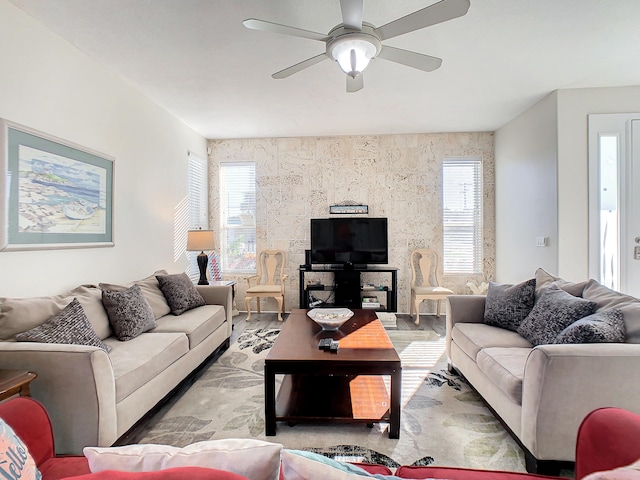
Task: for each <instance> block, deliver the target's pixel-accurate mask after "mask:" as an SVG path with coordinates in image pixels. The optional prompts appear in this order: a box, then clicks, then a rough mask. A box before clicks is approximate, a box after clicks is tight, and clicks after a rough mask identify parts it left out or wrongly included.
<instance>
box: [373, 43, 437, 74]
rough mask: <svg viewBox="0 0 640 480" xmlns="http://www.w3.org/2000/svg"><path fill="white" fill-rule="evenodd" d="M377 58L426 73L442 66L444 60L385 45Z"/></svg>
mask: <svg viewBox="0 0 640 480" xmlns="http://www.w3.org/2000/svg"><path fill="white" fill-rule="evenodd" d="M377 58H384V59H385V60H389V61H391V62H396V63H401V64H402V65H406V66H407V67H413V68H417V69H418V70H424V71H425V72H432V71H433V70H435V69H436V68H438V67H440V65H441V64H442V59H441V58H438V57H431V56H429V55H423V54H422V53H417V52H410V51H409V50H402V49H400V48H395V47H389V46H386V45H384V46H383V47H382V50H380V53H379V54H378V57H377Z"/></svg>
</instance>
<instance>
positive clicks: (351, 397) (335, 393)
mask: <svg viewBox="0 0 640 480" xmlns="http://www.w3.org/2000/svg"><path fill="white" fill-rule="evenodd" d="M389 402H390V399H389V393H388V391H387V387H386V384H385V381H384V377H383V376H381V375H358V376H347V375H300V374H296V375H284V376H283V380H282V385H281V386H280V390H279V391H278V396H277V399H276V421H285V422H288V423H290V424H295V423H367V424H372V423H377V422H389V421H390V415H389V406H390V403H389Z"/></svg>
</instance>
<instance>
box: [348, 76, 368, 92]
mask: <svg viewBox="0 0 640 480" xmlns="http://www.w3.org/2000/svg"><path fill="white" fill-rule="evenodd" d="M362 87H364V78H363V75H362V74H360V75H358V76H357V77H356V78H353V77H350V76H349V75H347V92H349V93H354V92H357V91H358V90H362Z"/></svg>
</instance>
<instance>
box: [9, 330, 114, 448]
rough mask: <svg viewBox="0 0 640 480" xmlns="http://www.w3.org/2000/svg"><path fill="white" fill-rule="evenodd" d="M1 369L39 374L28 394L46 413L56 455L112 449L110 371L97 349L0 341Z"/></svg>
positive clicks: (105, 358)
mask: <svg viewBox="0 0 640 480" xmlns="http://www.w3.org/2000/svg"><path fill="white" fill-rule="evenodd" d="M0 365H2V366H3V368H9V369H24V370H30V371H32V372H35V373H37V374H38V377H37V378H36V379H35V380H34V381H33V382H32V383H31V396H32V397H33V398H35V399H36V400H38V401H40V402H41V403H42V404H43V405H44V406H45V408H46V409H47V412H48V413H49V416H50V418H51V423H52V425H53V433H54V438H55V445H56V453H58V454H81V453H82V448H83V447H85V446H87V445H100V446H110V445H111V444H113V442H115V441H116V440H117V423H116V418H117V417H116V410H115V405H116V393H115V382H114V373H113V368H112V366H111V361H110V359H109V356H108V355H107V353H106V352H105V351H104V350H102V349H101V348H98V347H89V346H84V345H62V344H56V343H35V342H0ZM76 419H82V421H77V420H76Z"/></svg>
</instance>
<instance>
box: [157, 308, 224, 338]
mask: <svg viewBox="0 0 640 480" xmlns="http://www.w3.org/2000/svg"><path fill="white" fill-rule="evenodd" d="M226 320H227V316H226V313H225V310H224V307H223V306H222V305H204V306H202V307H199V308H194V309H193V310H189V311H188V312H185V313H183V314H182V315H180V318H176V316H175V315H172V314H169V315H165V316H164V317H162V318H159V319H158V320H157V321H156V323H157V327H156V328H155V329H153V331H152V333H165V332H183V333H186V334H187V337H188V338H189V349H192V348H194V347H196V346H197V345H199V344H200V342H202V341H203V340H204V339H205V338H207V336H209V335H210V334H211V333H213V332H215V331H216V330H217V329H218V327H220V325H222V324H223V323H224V322H225V321H226Z"/></svg>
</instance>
